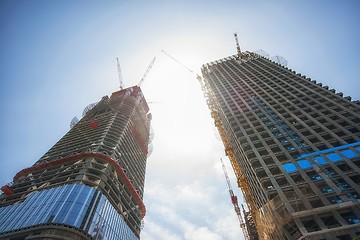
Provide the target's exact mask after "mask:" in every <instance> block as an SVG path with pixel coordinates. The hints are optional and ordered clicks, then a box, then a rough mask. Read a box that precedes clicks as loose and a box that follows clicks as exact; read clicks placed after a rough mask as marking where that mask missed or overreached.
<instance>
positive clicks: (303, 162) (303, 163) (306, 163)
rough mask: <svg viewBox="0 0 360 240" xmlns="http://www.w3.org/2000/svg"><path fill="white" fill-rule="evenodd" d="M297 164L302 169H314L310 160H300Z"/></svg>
mask: <svg viewBox="0 0 360 240" xmlns="http://www.w3.org/2000/svg"><path fill="white" fill-rule="evenodd" d="M297 163H298V164H299V165H300V167H301V168H302V169H308V168H312V165H311V163H310V162H309V161H308V160H299V161H297Z"/></svg>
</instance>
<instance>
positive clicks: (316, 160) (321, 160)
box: [314, 156, 327, 165]
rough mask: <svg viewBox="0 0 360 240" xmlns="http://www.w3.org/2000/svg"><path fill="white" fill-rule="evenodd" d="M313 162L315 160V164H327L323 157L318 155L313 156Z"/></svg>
mask: <svg viewBox="0 0 360 240" xmlns="http://www.w3.org/2000/svg"><path fill="white" fill-rule="evenodd" d="M314 162H315V164H316V165H319V164H320V165H324V164H327V162H326V161H325V159H324V158H323V157H320V156H318V157H315V158H314Z"/></svg>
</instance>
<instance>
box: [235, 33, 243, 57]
mask: <svg viewBox="0 0 360 240" xmlns="http://www.w3.org/2000/svg"><path fill="white" fill-rule="evenodd" d="M234 37H235V41H236V50H237V54H238V56H239V58H241V55H242V53H241V50H240V44H239V39H238V36H237V33H234Z"/></svg>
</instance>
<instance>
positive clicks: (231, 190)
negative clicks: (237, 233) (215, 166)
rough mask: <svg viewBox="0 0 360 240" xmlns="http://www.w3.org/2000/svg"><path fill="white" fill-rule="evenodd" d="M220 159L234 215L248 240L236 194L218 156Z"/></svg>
mask: <svg viewBox="0 0 360 240" xmlns="http://www.w3.org/2000/svg"><path fill="white" fill-rule="evenodd" d="M220 161H221V165H222V168H223V170H224V175H225V178H226V183H227V185H228V188H229V193H230V199H231V203H232V204H233V205H234V210H235V212H236V215H237V217H238V219H239V222H240V227H241V229H242V231H243V234H244V237H245V240H249V235H248V232H247V228H246V225H245V223H244V220H243V218H242V216H241V211H240V207H239V204H238V199H237V196H235V194H234V191H233V189H232V187H231V183H230V179H229V176H228V173H227V171H226V167H225V165H224V162H223V160H222V158H220Z"/></svg>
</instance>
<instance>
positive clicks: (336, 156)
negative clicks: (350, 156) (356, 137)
mask: <svg viewBox="0 0 360 240" xmlns="http://www.w3.org/2000/svg"><path fill="white" fill-rule="evenodd" d="M326 157H327V158H329V159H330V161H332V162H337V161H341V160H343V159H342V157H341V156H340V155H339V154H337V153H330V154H327V155H326Z"/></svg>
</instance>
